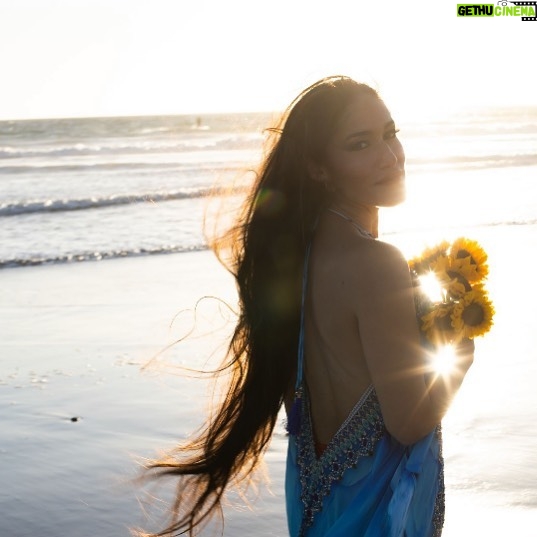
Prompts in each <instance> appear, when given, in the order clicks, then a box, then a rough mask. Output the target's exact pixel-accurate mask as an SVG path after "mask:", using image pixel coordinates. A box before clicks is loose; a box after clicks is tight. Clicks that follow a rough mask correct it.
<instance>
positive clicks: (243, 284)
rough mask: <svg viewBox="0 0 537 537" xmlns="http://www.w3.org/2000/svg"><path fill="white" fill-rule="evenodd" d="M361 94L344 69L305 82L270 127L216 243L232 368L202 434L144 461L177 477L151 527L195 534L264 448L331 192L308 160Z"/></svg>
mask: <svg viewBox="0 0 537 537" xmlns="http://www.w3.org/2000/svg"><path fill="white" fill-rule="evenodd" d="M364 94H366V95H371V96H374V97H377V98H378V95H377V93H376V91H375V90H374V89H372V88H371V87H369V86H367V85H365V84H360V83H357V82H355V81H354V80H352V79H350V78H348V77H344V76H333V77H328V78H324V79H322V80H320V81H318V82H316V83H315V84H313V85H311V86H310V87H308V88H307V89H306V90H304V91H303V92H302V93H301V94H300V95H299V96H298V97H297V98H296V99H295V100H294V101H293V102H292V103H291V105H290V106H289V108H288V109H287V111H286V112H285V114H284V115H283V117H282V119H281V120H280V123H279V125H278V126H277V127H276V128H273V129H271V133H272V135H273V136H272V138H273V140H272V146H271V148H270V150H269V152H268V154H267V156H266V158H265V160H264V162H263V163H262V164H261V166H260V169H259V171H258V173H257V176H256V179H255V181H254V182H253V184H252V186H251V191H250V192H249V194H248V196H247V199H246V201H245V203H244V205H243V207H242V211H241V214H240V216H239V218H238V221H237V222H236V224H235V225H234V226H233V227H232V228H231V229H230V230H228V231H227V232H226V233H225V234H224V235H222V236H221V237H219V239H218V240H216V241H215V242H214V244H213V249H214V251H215V253H216V255H217V256H218V258H219V259H220V260H221V261H222V260H223V259H224V257H225V258H226V259H227V260H228V261H227V262H226V263H224V264H225V265H226V267H227V268H228V270H229V271H230V272H231V273H232V274H233V275H234V277H235V280H236V285H237V290H238V295H239V314H238V320H237V324H236V327H235V330H234V332H233V335H232V337H231V341H230V344H229V347H228V352H227V355H226V358H225V360H224V363H223V365H222V367H221V368H220V369H219V370H218V372H217V373H222V372H226V373H228V374H229V376H230V380H229V385H228V387H227V389H226V395H225V397H224V398H223V400H222V401H221V403H220V404H219V407H218V408H217V409H216V411H215V413H214V416H212V417H211V419H210V420H209V421H208V422H207V423H206V425H205V426H204V428H202V429H201V432H200V433H199V435H198V436H196V437H195V438H193V439H191V440H189V441H188V442H186V443H185V444H183V445H180V446H178V447H177V448H176V449H175V450H174V451H173V453H172V454H171V455H170V456H169V457H168V458H166V459H164V460H159V461H155V462H153V463H152V464H151V465H150V466H149V470H150V471H151V472H153V474H155V475H156V476H173V477H177V478H179V480H178V483H177V495H176V500H175V502H174V505H173V506H172V519H171V523H170V525H169V526H168V527H167V528H166V529H165V530H163V531H162V532H160V533H158V534H154V535H159V536H163V535H182V534H185V533H188V534H189V535H194V534H195V532H196V528H198V527H199V525H200V523H204V522H206V521H207V520H208V519H209V517H210V516H211V515H212V514H214V513H215V512H218V511H221V500H222V496H223V494H224V491H225V489H226V487H227V486H228V484H230V483H237V482H240V481H242V480H244V479H247V478H248V477H249V476H250V475H251V473H252V471H253V470H254V469H255V468H256V466H257V464H258V462H259V461H260V458H261V456H262V455H263V453H264V451H265V448H266V447H267V444H268V442H269V440H270V438H271V435H272V432H273V429H274V426H275V423H276V420H277V416H278V413H279V410H280V408H281V406H282V403H283V402H284V399H285V398H286V397H288V396H290V395H291V394H292V391H293V387H294V380H295V375H296V362H297V347H298V333H299V323H300V306H301V282H302V271H303V263H304V256H305V251H306V247H307V244H308V243H309V241H310V239H311V236H312V233H313V228H314V223H315V221H316V219H317V216H318V214H319V212H320V211H321V209H322V207H323V206H324V205H325V204H326V203H328V202H329V201H330V199H329V196H330V193H329V192H328V191H327V190H326V189H325V187H324V186H323V185H322V184H321V183H320V182H319V181H317V180H313V178H312V167H314V166H315V165H316V164H320V163H322V161H323V158H324V153H325V150H326V147H327V145H328V143H329V142H330V140H331V138H332V136H333V134H334V131H335V129H336V127H337V125H338V122H339V121H340V120H341V118H342V116H343V115H344V113H345V111H346V109H347V107H348V106H349V104H350V103H351V101H352V100H353V99H355V98H356V97H357V96H360V95H364ZM224 254H225V255H224ZM222 262H223V261H222Z"/></svg>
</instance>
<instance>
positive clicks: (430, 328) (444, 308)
mask: <svg viewBox="0 0 537 537" xmlns="http://www.w3.org/2000/svg"><path fill="white" fill-rule="evenodd" d="M452 309H453V307H452V306H451V305H450V304H437V305H435V306H434V307H433V308H432V309H431V311H429V312H428V313H426V314H425V315H423V316H422V317H421V331H422V332H423V333H424V334H425V336H426V337H427V339H428V340H429V341H430V342H431V343H433V344H435V345H442V344H445V343H447V342H449V341H451V340H452V339H454V338H455V336H456V334H455V331H454V328H453V322H452V320H451V317H452Z"/></svg>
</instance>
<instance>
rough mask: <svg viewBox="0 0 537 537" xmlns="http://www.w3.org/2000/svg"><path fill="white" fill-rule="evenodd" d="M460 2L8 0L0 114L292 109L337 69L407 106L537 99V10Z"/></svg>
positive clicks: (2, 16) (0, 27)
mask: <svg viewBox="0 0 537 537" xmlns="http://www.w3.org/2000/svg"><path fill="white" fill-rule="evenodd" d="M457 1H460V0H457ZM456 6H457V3H456V2H455V1H451V0H435V1H434V2H431V1H430V0H407V1H404V0H376V1H375V2H373V1H372V0H371V1H369V2H365V1H362V0H324V1H322V2H321V1H317V0H307V1H303V0H270V1H268V0H0V82H1V83H0V120H2V119H27V118H49V117H87V116H118V115H148V114H202V113H209V112H210V113H214V112H235V111H237V112H240V111H268V110H281V109H283V108H285V107H286V106H287V104H289V102H290V101H291V100H292V99H293V98H294V96H295V95H296V94H297V93H299V92H300V91H301V90H302V89H303V88H305V87H306V86H308V85H309V84H310V83H312V82H314V81H316V80H317V79H319V78H322V77H324V76H327V75H331V74H346V75H349V76H352V77H353V78H356V79H359V80H361V81H365V82H368V83H370V84H372V85H373V86H374V87H376V88H377V89H378V90H379V91H380V93H381V95H382V96H383V97H384V100H385V101H386V102H387V103H388V104H389V106H391V107H392V108H394V107H395V108H396V109H399V110H401V111H403V112H406V113H408V114H420V113H424V114H425V113H433V112H434V111H446V110H450V109H452V108H453V109H459V108H460V107H461V106H464V107H473V106H479V105H486V106H490V105H495V106H496V105H497V106H518V105H522V106H526V105H537V76H535V55H534V51H535V50H536V49H537V21H536V22H523V21H522V20H521V18H520V17H492V18H486V17H480V18H471V17H457V10H456Z"/></svg>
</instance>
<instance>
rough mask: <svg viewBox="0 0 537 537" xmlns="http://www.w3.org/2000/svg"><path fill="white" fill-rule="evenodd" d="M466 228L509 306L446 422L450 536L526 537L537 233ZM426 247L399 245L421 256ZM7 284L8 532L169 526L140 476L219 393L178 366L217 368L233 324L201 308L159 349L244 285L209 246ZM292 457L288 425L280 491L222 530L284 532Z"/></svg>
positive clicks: (26, 273)
mask: <svg viewBox="0 0 537 537" xmlns="http://www.w3.org/2000/svg"><path fill="white" fill-rule="evenodd" d="M466 234H467V235H468V236H471V237H472V238H476V239H478V240H480V241H481V242H482V244H483V246H484V247H485V248H486V249H487V251H488V252H489V254H490V258H491V277H490V285H489V287H490V290H491V294H492V296H493V299H494V301H495V304H496V307H497V310H498V313H497V316H496V326H495V328H494V329H493V331H492V332H491V333H490V334H489V335H488V336H487V337H485V338H483V339H482V340H479V341H478V342H477V354H476V362H475V364H474V366H473V368H472V370H471V372H470V374H469V375H468V378H467V380H466V381H465V384H464V386H463V388H462V390H461V392H460V394H459V397H458V398H457V400H456V402H455V404H454V405H453V407H452V409H451V410H450V412H449V414H448V416H447V417H446V419H445V422H444V439H445V452H444V453H445V456H446V483H447V519H446V526H445V532H444V536H445V537H455V536H461V535H474V534H478V535H487V536H500V535H501V536H503V535H515V534H516V535H517V536H528V537H529V536H530V535H534V528H535V526H536V524H537V490H536V487H535V483H536V482H537V470H536V468H537V450H535V447H534V445H535V434H536V433H537V426H536V425H535V424H536V423H537V420H536V418H537V405H536V404H535V403H536V401H537V396H536V395H535V391H534V386H535V384H536V381H537V366H536V365H535V364H536V361H535V347H536V343H537V337H536V334H535V330H534V326H533V324H534V319H535V315H534V313H533V304H534V303H535V299H536V298H537V293H536V291H535V287H534V286H533V287H532V286H531V282H530V281H529V274H530V273H531V267H532V264H531V258H530V256H531V255H532V251H533V248H534V247H535V245H536V237H537V230H536V229H535V226H502V227H498V228H490V227H489V228H476V229H475V230H474V229H473V230H470V231H467V232H466ZM415 239H416V237H415V236H412V235H410V234H408V235H401V236H399V237H397V238H396V240H395V242H397V243H398V244H399V246H401V248H403V249H405V248H408V249H410V246H409V245H410V244H413V243H414V241H415ZM515 252H516V254H515ZM513 254H515V255H516V258H514V257H515V256H514V255H513ZM2 281H3V285H2V288H1V289H0V327H1V328H0V329H1V335H2V337H1V338H0V355H1V357H2V362H1V365H0V416H1V420H2V437H1V440H0V475H1V476H2V483H3V484H4V486H3V487H2V490H1V491H0V535H2V536H3V535H5V536H6V537H23V536H24V537H26V536H30V535H39V536H40V537H57V536H58V535H65V536H67V535H68V536H69V537H90V536H92V537H93V536H96V535H97V536H99V537H104V536H110V537H115V536H118V537H120V536H127V535H129V530H128V528H129V527H137V526H140V525H142V526H145V527H149V529H151V528H153V529H155V527H156V526H154V525H153V523H152V522H151V521H149V522H148V521H147V519H146V516H147V515H146V513H144V511H145V510H146V509H147V508H149V511H148V513H149V515H148V516H149V517H150V518H151V517H153V518H155V517H157V518H158V516H159V515H158V513H159V507H158V503H156V504H154V505H153V507H151V508H150V506H149V504H148V503H147V500H148V498H147V497H144V495H143V491H142V488H141V487H140V486H139V484H137V483H136V482H134V481H133V479H134V478H135V477H136V476H137V475H138V471H139V460H140V458H142V457H152V456H154V455H155V453H156V452H157V450H159V449H165V448H169V447H171V446H173V445H174V443H176V442H177V441H178V440H179V439H181V438H184V437H185V436H187V435H188V434H189V433H191V432H192V431H193V430H195V429H196V428H197V427H198V426H199V425H200V424H201V420H202V417H203V415H204V409H205V408H206V405H207V402H208V385H207V384H206V383H205V382H203V381H202V380H199V379H197V380H194V379H193V378H192V377H191V376H188V375H186V373H185V372H184V371H183V373H181V372H180V370H178V369H177V370H176V369H175V368H174V367H172V366H179V365H182V366H190V367H203V366H205V365H211V364H212V365H214V364H215V363H216V362H215V360H216V358H217V357H218V356H221V353H222V349H223V348H224V345H225V341H226V336H227V334H229V330H230V326H231V323H230V319H231V320H232V319H233V315H232V314H231V313H230V312H229V310H228V308H227V306H225V305H224V304H223V303H221V302H219V301H217V300H211V299H208V300H205V301H203V302H202V303H201V304H200V305H199V308H198V316H197V321H196V326H197V331H196V333H195V334H194V336H192V337H190V338H187V339H186V340H185V341H183V342H181V343H179V344H177V345H175V346H174V347H173V348H172V349H171V350H170V351H169V352H166V353H164V354H163V355H161V356H158V357H155V355H156V354H157V353H158V352H159V351H160V350H162V349H163V348H164V347H166V345H168V344H169V343H171V342H172V341H174V340H175V339H178V338H180V337H181V336H183V335H185V334H186V333H187V332H188V330H189V329H190V327H191V326H192V324H193V322H194V316H193V309H192V308H193V306H194V305H195V303H196V301H197V300H198V299H199V298H200V297H202V296H205V295H207V296H216V297H219V298H220V299H222V300H223V301H225V302H226V303H228V304H229V305H230V306H231V307H233V304H234V300H235V298H234V297H235V295H234V286H233V282H232V280H231V277H230V276H229V274H227V273H226V272H225V271H224V270H223V269H222V267H221V266H220V265H218V263H217V262H216V260H215V259H214V256H213V255H212V254H211V253H210V252H195V253H194V252H193V253H187V254H177V255H168V256H166V255H164V256H153V257H139V258H130V259H119V260H113V261H101V262H86V263H79V264H70V265H54V266H40V267H27V268H16V269H5V270H2ZM174 317H175V321H174V322H173V324H172V326H171V327H170V323H171V322H172V320H173V319H174ZM204 334H205V335H204ZM152 358H153V359H152ZM143 366H148V367H145V368H144V367H143ZM285 448H286V440H285V435H284V432H283V427H282V426H281V425H279V426H278V429H277V431H276V434H275V437H274V440H273V442H272V444H271V446H270V449H269V451H268V453H267V457H266V461H267V467H268V471H269V475H270V478H271V492H267V491H266V490H265V488H264V487H261V495H260V498H259V499H258V501H257V502H255V503H254V504H253V505H252V506H251V508H247V507H245V506H242V505H241V503H240V502H239V500H238V499H237V498H236V497H233V498H232V500H233V506H231V507H229V508H226V523H225V531H224V535H226V536H244V537H246V536H249V535H256V536H269V535H274V536H277V535H278V536H283V535H285V534H286V524H285V512H284V498H283V472H284V461H285ZM150 490H152V489H150ZM252 528H255V529H254V530H253V529H252ZM206 534H207V535H212V534H213V531H212V530H210V529H208V530H207V532H206Z"/></svg>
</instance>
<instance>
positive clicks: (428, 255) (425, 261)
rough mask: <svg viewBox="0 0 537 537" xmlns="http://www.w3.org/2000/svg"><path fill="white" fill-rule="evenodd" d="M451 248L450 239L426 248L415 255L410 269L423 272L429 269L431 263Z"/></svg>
mask: <svg viewBox="0 0 537 537" xmlns="http://www.w3.org/2000/svg"><path fill="white" fill-rule="evenodd" d="M448 248H449V242H448V241H442V242H441V243H439V244H437V245H436V246H432V247H429V248H426V249H425V250H424V251H423V252H422V254H421V255H418V256H416V257H413V258H412V259H411V260H410V261H409V262H408V265H409V267H410V270H413V271H415V272H417V273H418V274H422V273H424V272H426V271H428V270H429V268H430V265H431V263H433V262H434V261H436V259H437V258H438V257H439V256H445V255H446V254H447V251H448Z"/></svg>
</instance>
